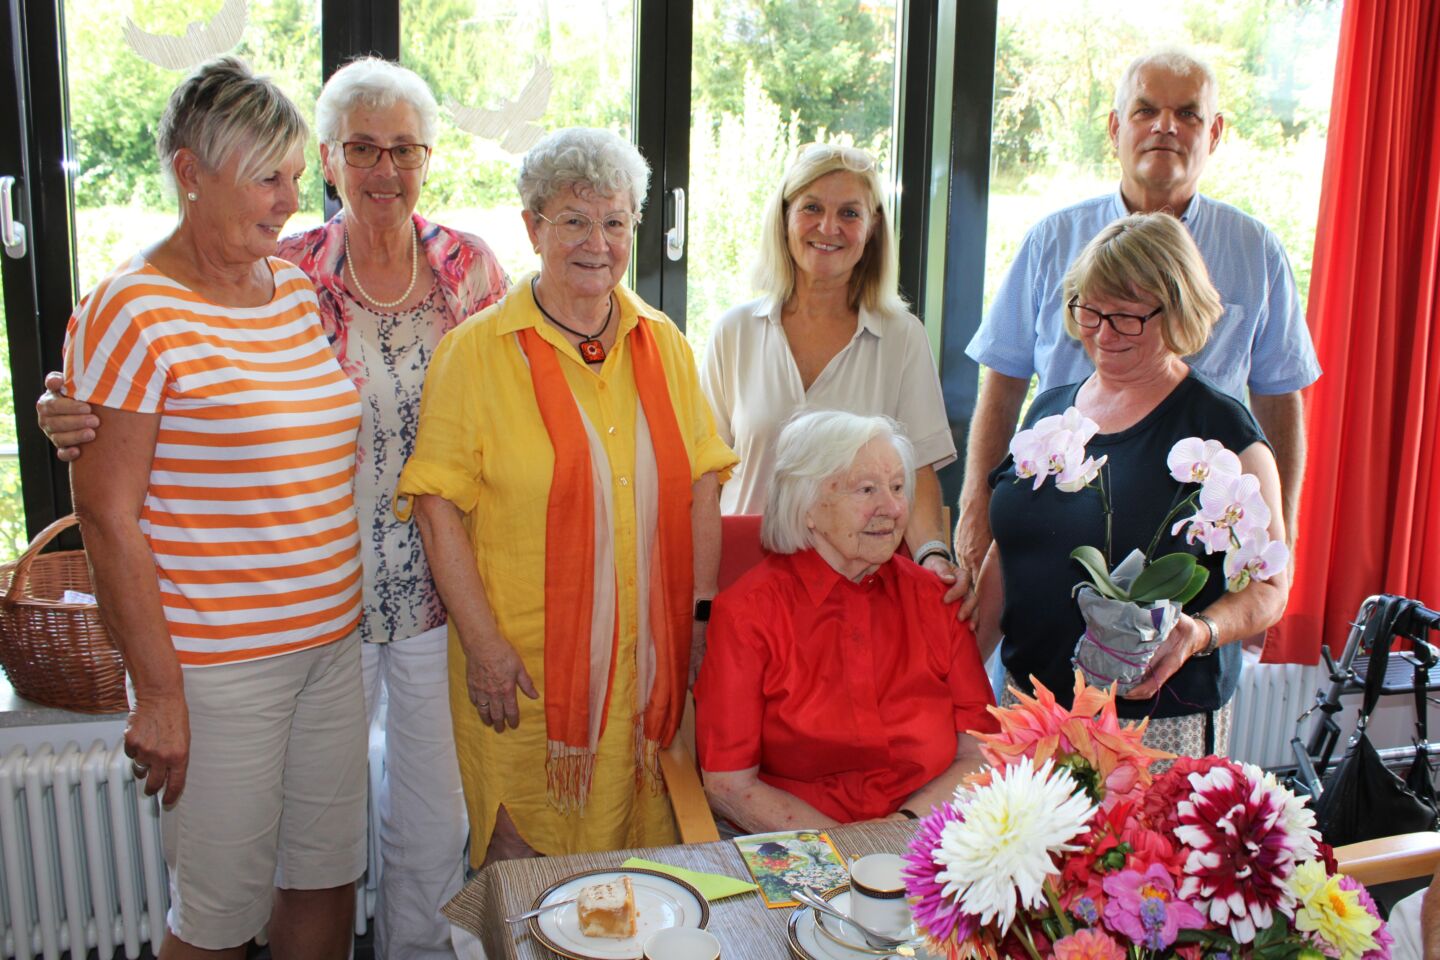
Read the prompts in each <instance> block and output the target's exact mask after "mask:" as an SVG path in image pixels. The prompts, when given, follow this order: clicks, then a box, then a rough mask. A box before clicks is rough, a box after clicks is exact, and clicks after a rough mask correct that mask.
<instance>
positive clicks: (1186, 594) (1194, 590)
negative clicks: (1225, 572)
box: [1174, 563, 1210, 607]
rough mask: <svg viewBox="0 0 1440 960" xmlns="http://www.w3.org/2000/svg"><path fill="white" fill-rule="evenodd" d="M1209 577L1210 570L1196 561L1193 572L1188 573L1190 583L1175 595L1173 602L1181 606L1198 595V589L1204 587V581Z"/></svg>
mask: <svg viewBox="0 0 1440 960" xmlns="http://www.w3.org/2000/svg"><path fill="white" fill-rule="evenodd" d="M1209 579H1210V571H1209V570H1206V569H1205V568H1204V567H1202V566H1200V564H1198V563H1197V564H1195V572H1194V573H1192V574H1190V583H1189V584H1188V585H1187V586H1186V587H1185V589H1184V590H1181V591H1180V592H1179V593H1177V594H1176V595H1175V598H1174V599H1175V602H1176V603H1178V604H1180V606H1182V607H1183V606H1185V604H1187V603H1189V602H1190V601H1191V600H1194V599H1195V598H1196V597H1198V596H1199V595H1200V591H1201V590H1203V589H1204V588H1205V583H1206V581H1208V580H1209Z"/></svg>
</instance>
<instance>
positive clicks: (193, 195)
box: [185, 190, 200, 203]
mask: <svg viewBox="0 0 1440 960" xmlns="http://www.w3.org/2000/svg"><path fill="white" fill-rule="evenodd" d="M185 199H186V200H189V201H190V202H191V203H194V202H195V201H196V200H199V199H200V194H198V193H196V192H195V191H194V190H191V191H190V192H189V193H187V194H185Z"/></svg>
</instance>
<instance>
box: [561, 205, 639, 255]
mask: <svg viewBox="0 0 1440 960" xmlns="http://www.w3.org/2000/svg"><path fill="white" fill-rule="evenodd" d="M535 216H537V217H539V218H540V219H541V220H544V221H545V222H546V223H548V224H550V226H552V227H554V228H555V236H556V238H558V239H559V241H560V242H561V243H563V244H565V245H566V246H572V247H573V246H576V245H577V244H581V243H584V242H585V241H586V240H589V239H590V234H592V233H594V232H595V227H596V226H599V227H600V232H601V233H602V234H604V236H605V239H606V240H608V241H610V242H611V243H626V242H627V241H629V240H630V234H631V233H632V232H634V230H635V228H636V227H638V226H639V225H640V215H639V214H638V213H625V212H624V211H623V210H617V211H615V212H614V213H607V214H605V216H603V217H601V218H600V219H599V220H592V219H590V218H589V217H587V216H585V215H584V214H583V213H575V212H574V211H571V210H566V211H565V212H563V213H561V214H560V215H559V216H557V217H556V218H555V219H554V220H551V219H550V218H549V217H547V216H545V214H543V213H537V214H535Z"/></svg>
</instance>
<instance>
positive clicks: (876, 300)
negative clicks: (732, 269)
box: [754, 143, 909, 315]
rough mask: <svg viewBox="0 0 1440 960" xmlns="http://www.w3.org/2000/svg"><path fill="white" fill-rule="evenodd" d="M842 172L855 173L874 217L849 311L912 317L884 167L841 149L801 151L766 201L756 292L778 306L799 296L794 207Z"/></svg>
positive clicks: (815, 146)
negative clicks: (818, 182) (793, 240)
mask: <svg viewBox="0 0 1440 960" xmlns="http://www.w3.org/2000/svg"><path fill="white" fill-rule="evenodd" d="M837 171H844V172H847V173H852V174H854V175H855V176H856V177H857V178H858V179H859V180H860V182H861V183H862V184H863V185H864V187H865V192H866V193H868V194H869V195H870V196H869V200H870V212H871V215H872V218H873V220H872V222H871V224H870V237H869V239H868V240H866V241H865V252H864V253H862V254H861V255H860V261H859V262H858V263H856V264H855V269H854V270H852V271H851V273H850V290H849V295H850V306H851V307H852V308H853V309H859V308H860V307H862V306H863V307H864V308H865V309H867V310H873V311H875V312H876V313H879V314H882V315H884V314H896V313H900V314H904V313H909V307H908V306H907V305H906V303H905V300H904V298H902V297H901V296H900V286H899V281H900V258H899V253H898V251H897V250H896V246H895V238H894V237H892V236H891V235H890V224H891V218H890V206H889V204H888V203H887V202H886V199H885V182H884V181H883V180H882V179H881V178H880V168H879V165H878V164H876V162H875V159H874V158H873V157H871V156H870V155H869V154H868V153H866V152H865V151H864V150H860V149H858V148H856V147H847V146H843V145H841V144H829V143H812V144H808V145H806V146H803V147H801V148H800V149H799V150H798V151H797V152H796V154H795V159H794V160H793V161H792V162H791V163H790V166H789V167H787V168H786V170H785V175H784V176H783V177H781V178H780V183H779V185H778V186H777V187H776V188H775V192H774V193H773V194H771V195H770V199H769V200H768V201H766V203H765V210H764V213H763V214H762V215H761V219H760V252H759V254H758V256H757V258H756V262H755V271H754V283H755V289H756V290H757V291H758V292H760V293H762V294H764V295H765V296H766V297H767V298H768V299H770V300H771V301H772V302H774V303H784V302H785V301H787V300H789V299H790V296H791V294H793V293H794V292H795V260H794V258H793V257H791V256H790V244H789V238H788V236H787V234H788V231H789V225H788V215H789V213H790V204H791V203H792V202H793V201H794V200H795V199H796V198H797V197H799V196H800V195H801V194H802V193H803V192H804V191H805V190H806V188H808V187H809V186H810V185H811V184H812V183H814V182H815V181H816V180H819V179H820V178H821V177H823V176H825V175H827V174H831V173H835V172H837Z"/></svg>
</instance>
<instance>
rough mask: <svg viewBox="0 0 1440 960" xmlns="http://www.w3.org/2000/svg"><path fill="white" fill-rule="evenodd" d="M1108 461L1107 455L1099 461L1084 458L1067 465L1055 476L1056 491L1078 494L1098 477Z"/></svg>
mask: <svg viewBox="0 0 1440 960" xmlns="http://www.w3.org/2000/svg"><path fill="white" fill-rule="evenodd" d="M1109 459H1110V457H1109V456H1108V455H1107V456H1103V457H1101V458H1100V459H1099V460H1096V459H1095V458H1094V457H1086V458H1085V459H1084V460H1083V461H1081V462H1080V463H1067V464H1066V465H1065V469H1064V470H1062V471H1060V472H1059V473H1058V474H1056V475H1055V487H1056V489H1057V490H1059V491H1060V492H1061V493H1078V492H1079V491H1081V490H1084V489H1085V488H1086V487H1087V486H1089V485H1090V484H1091V483H1092V482H1093V481H1094V479H1095V478H1096V477H1098V476H1099V475H1100V468H1101V467H1103V466H1105V461H1106V460H1109Z"/></svg>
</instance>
